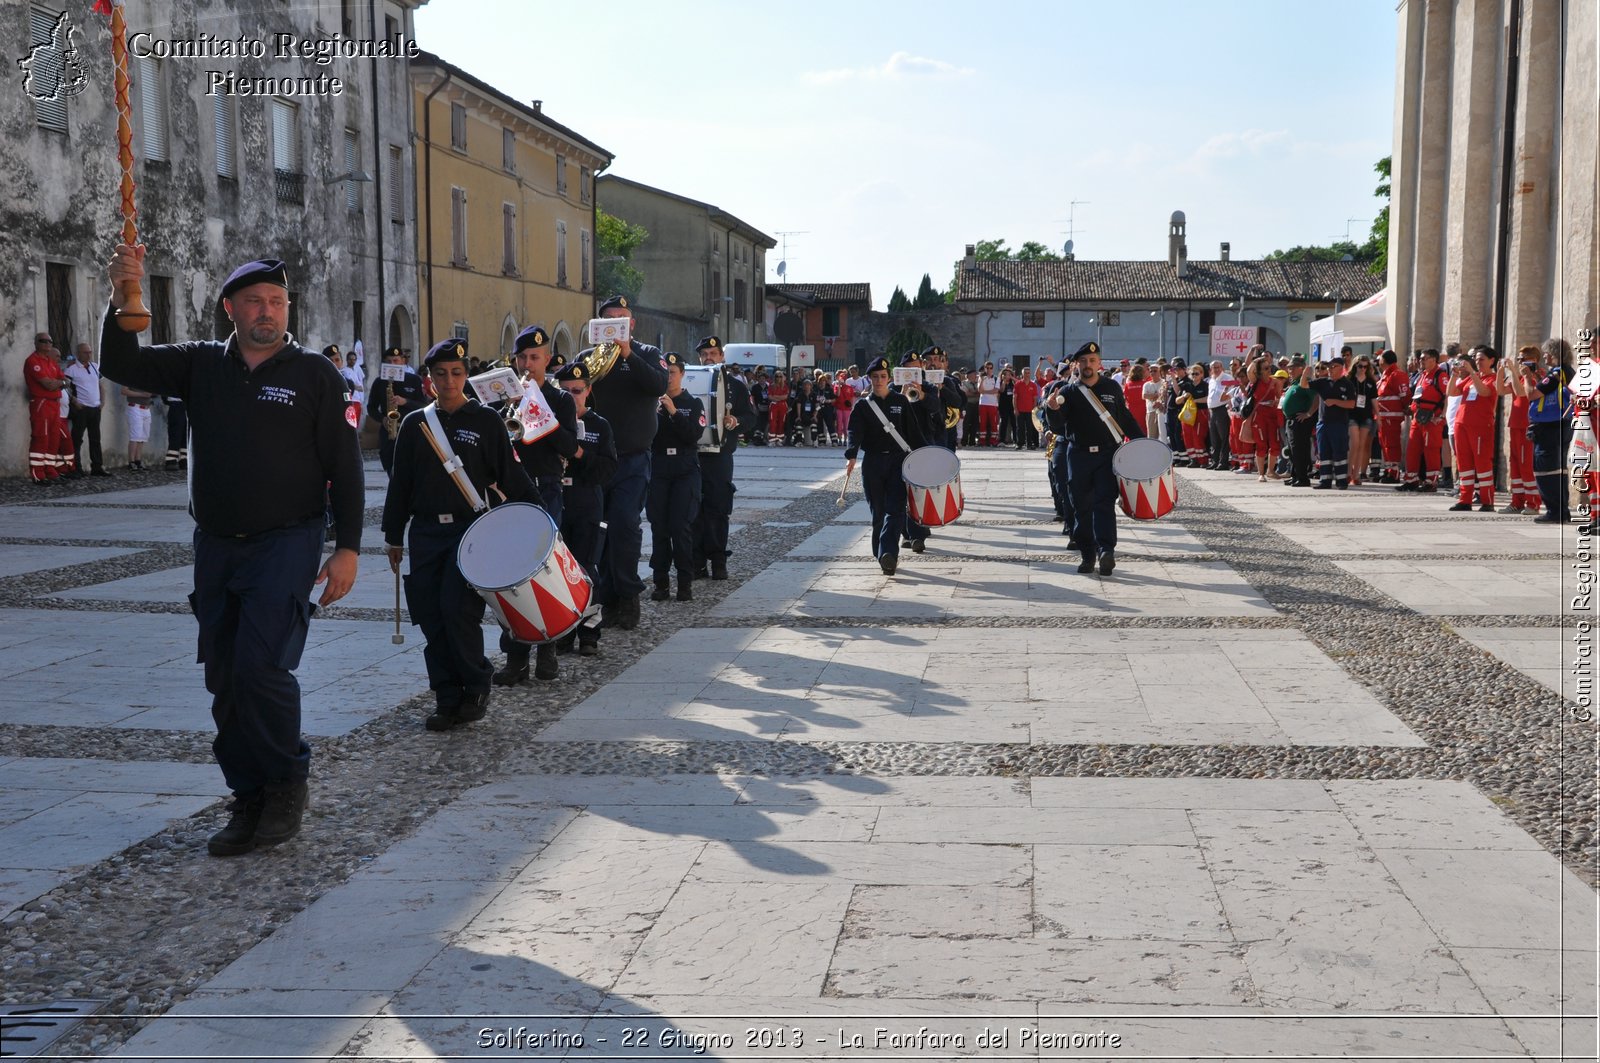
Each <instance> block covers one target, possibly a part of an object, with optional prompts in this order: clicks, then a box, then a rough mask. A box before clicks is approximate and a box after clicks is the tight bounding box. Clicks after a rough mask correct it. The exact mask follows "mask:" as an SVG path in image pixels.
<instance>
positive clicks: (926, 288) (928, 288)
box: [911, 273, 944, 310]
mask: <svg viewBox="0 0 1600 1063" xmlns="http://www.w3.org/2000/svg"><path fill="white" fill-rule="evenodd" d="M943 305H944V296H943V295H942V294H940V293H939V292H936V291H934V290H933V280H932V279H931V278H930V277H929V276H928V275H927V274H926V273H924V274H923V275H922V283H921V284H920V285H918V286H917V297H916V299H914V300H912V302H911V309H913V310H931V309H932V308H933V307H936V306H943Z"/></svg>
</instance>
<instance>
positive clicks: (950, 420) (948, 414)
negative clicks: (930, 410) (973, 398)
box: [944, 406, 961, 428]
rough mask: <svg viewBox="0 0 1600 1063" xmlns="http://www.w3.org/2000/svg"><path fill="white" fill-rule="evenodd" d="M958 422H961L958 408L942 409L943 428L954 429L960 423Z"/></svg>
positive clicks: (948, 407)
mask: <svg viewBox="0 0 1600 1063" xmlns="http://www.w3.org/2000/svg"><path fill="white" fill-rule="evenodd" d="M960 421H961V411H960V410H959V409H958V408H956V407H955V406H946V407H945V408H944V426H945V428H954V427H955V426H956V425H957V424H958V423H960Z"/></svg>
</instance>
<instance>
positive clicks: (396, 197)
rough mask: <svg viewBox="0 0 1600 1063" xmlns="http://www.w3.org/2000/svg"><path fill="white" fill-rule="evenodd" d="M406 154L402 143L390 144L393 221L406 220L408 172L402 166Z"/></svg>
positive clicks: (390, 212)
mask: <svg viewBox="0 0 1600 1063" xmlns="http://www.w3.org/2000/svg"><path fill="white" fill-rule="evenodd" d="M403 159H404V156H403V155H402V154H401V152H400V145H398V144H390V145H389V217H390V219H391V220H393V221H397V222H403V221H405V220H406V174H405V170H404V169H403V168H402V166H401V162H402V160H403Z"/></svg>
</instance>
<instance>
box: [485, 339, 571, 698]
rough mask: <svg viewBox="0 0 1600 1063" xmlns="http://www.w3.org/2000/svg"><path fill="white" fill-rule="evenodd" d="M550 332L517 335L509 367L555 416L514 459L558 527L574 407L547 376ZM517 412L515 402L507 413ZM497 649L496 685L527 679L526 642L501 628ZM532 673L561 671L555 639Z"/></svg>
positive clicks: (542, 648) (542, 647)
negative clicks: (501, 662) (501, 660)
mask: <svg viewBox="0 0 1600 1063" xmlns="http://www.w3.org/2000/svg"><path fill="white" fill-rule="evenodd" d="M550 351H551V347H550V334H549V333H548V332H546V331H545V330H544V326H543V325H531V326H529V327H528V328H525V329H523V330H522V331H521V332H519V333H517V339H516V342H515V343H513V344H512V347H511V362H512V367H513V368H514V369H516V371H517V373H518V374H519V375H520V376H521V377H522V385H523V387H529V388H538V389H539V394H540V395H542V396H544V401H545V403H546V404H547V405H548V406H549V407H550V412H551V413H554V414H555V415H556V428H555V430H554V431H552V432H549V433H547V434H545V435H543V436H541V437H540V438H538V439H535V440H534V441H533V442H531V443H524V442H522V441H521V440H518V441H517V443H516V449H517V457H518V458H520V459H521V461H522V468H523V470H524V471H525V472H526V473H527V474H528V477H529V479H531V480H532V481H533V485H534V487H535V488H536V489H537V490H538V499H537V501H538V502H539V504H540V505H542V506H544V509H545V512H546V513H548V514H550V519H551V520H554V521H555V522H556V527H557V528H559V527H561V477H562V474H563V472H564V471H565V469H566V465H567V462H568V461H569V460H571V459H572V458H573V457H574V456H575V455H576V454H577V452H578V410H577V407H576V406H574V405H573V402H572V397H571V396H570V395H568V394H567V393H566V392H565V391H562V390H561V389H560V388H558V387H556V385H555V381H554V380H551V379H548V371H549V367H550ZM514 411H515V405H514V404H513V405H512V406H511V407H510V408H509V409H508V411H507V412H508V413H510V412H514ZM500 650H501V652H503V653H504V654H505V655H506V663H505V667H504V668H501V669H500V670H499V671H498V672H496V673H495V674H494V682H495V685H496V686H502V687H510V686H516V685H517V684H518V683H522V682H526V681H527V678H528V644H527V643H526V642H518V641H517V640H516V639H514V638H512V637H511V636H510V634H509V633H507V632H504V631H502V632H500ZM533 674H534V676H535V677H536V678H538V679H547V680H548V679H554V678H556V677H557V676H558V675H560V674H561V664H560V662H559V660H558V659H557V657H556V647H555V643H553V642H544V643H540V644H539V648H538V660H537V661H536V662H535V663H534V668H533Z"/></svg>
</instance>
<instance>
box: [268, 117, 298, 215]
mask: <svg viewBox="0 0 1600 1063" xmlns="http://www.w3.org/2000/svg"><path fill="white" fill-rule="evenodd" d="M271 107H272V170H273V177H274V178H275V183H276V186H277V193H278V199H280V200H281V201H283V202H285V203H304V202H305V201H306V177H305V174H304V173H302V172H301V170H300V108H299V107H297V106H296V105H295V104H292V103H290V102H289V101H287V100H273V101H272V103H271Z"/></svg>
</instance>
